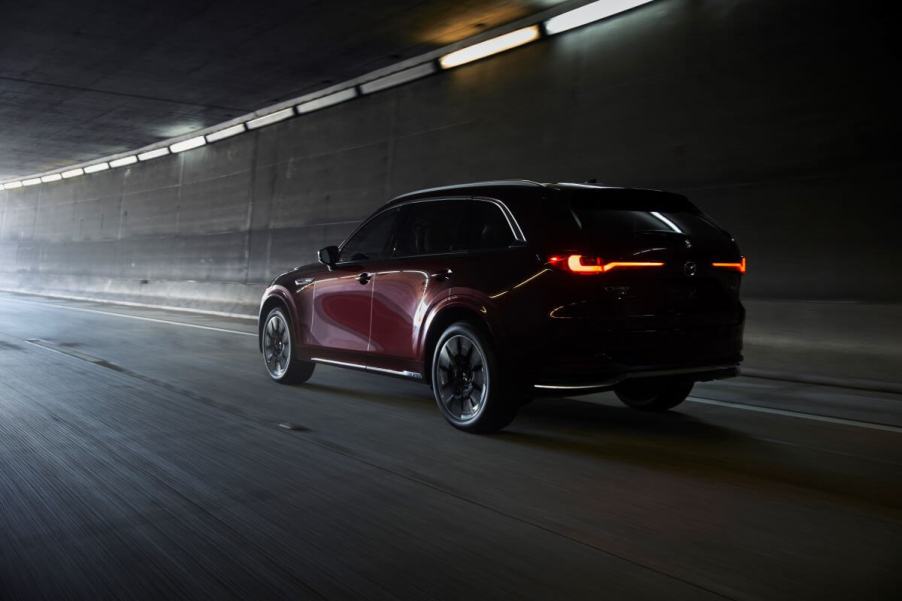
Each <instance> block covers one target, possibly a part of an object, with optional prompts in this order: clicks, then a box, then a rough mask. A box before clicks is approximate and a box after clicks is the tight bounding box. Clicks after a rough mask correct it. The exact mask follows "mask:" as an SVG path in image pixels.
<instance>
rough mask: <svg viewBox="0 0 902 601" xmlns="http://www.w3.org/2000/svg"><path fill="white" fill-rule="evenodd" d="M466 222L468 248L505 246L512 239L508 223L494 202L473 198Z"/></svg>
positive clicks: (486, 248) (484, 248) (478, 248)
mask: <svg viewBox="0 0 902 601" xmlns="http://www.w3.org/2000/svg"><path fill="white" fill-rule="evenodd" d="M468 223H469V226H468V227H469V230H470V232H469V237H470V248H472V249H474V250H488V249H493V248H507V247H508V246H510V245H511V243H512V242H513V241H514V233H513V232H512V231H511V227H510V224H509V223H508V221H507V218H506V217H505V216H504V213H502V212H501V208H500V207H499V206H498V205H496V204H495V203H492V202H487V201H484V200H474V201H473V204H472V205H471V207H470V217H469V220H468Z"/></svg>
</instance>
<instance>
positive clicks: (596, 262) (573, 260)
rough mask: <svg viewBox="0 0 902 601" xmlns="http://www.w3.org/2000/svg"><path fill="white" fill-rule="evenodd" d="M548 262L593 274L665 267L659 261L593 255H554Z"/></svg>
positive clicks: (565, 269) (572, 270)
mask: <svg viewBox="0 0 902 601" xmlns="http://www.w3.org/2000/svg"><path fill="white" fill-rule="evenodd" d="M548 264H549V265H551V266H552V267H556V268H558V269H561V270H563V271H569V272H570V273H578V274H581V275H592V274H598V273H606V272H608V271H611V270H612V269H620V268H627V267H664V263H661V262H658V261H611V262H609V263H605V261H604V260H603V259H602V258H601V257H598V256H593V255H552V256H550V257H548Z"/></svg>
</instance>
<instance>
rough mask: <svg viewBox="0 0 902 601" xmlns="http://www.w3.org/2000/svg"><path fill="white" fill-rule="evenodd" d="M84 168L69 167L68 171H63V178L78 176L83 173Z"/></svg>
mask: <svg viewBox="0 0 902 601" xmlns="http://www.w3.org/2000/svg"><path fill="white" fill-rule="evenodd" d="M84 173H85V170H84V169H82V168H81V167H79V168H78V169H70V170H69V171H63V178H64V179H69V178H70V177H78V176H79V175H84Z"/></svg>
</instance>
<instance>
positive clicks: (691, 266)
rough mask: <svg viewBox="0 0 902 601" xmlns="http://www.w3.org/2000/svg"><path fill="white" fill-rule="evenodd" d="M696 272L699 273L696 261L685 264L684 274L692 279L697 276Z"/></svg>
mask: <svg viewBox="0 0 902 601" xmlns="http://www.w3.org/2000/svg"><path fill="white" fill-rule="evenodd" d="M696 271H698V265H696V264H695V261H686V262H685V263H683V273H685V274H686V275H687V276H689V277H690V278H691V277H692V276H694V275H695V272H696Z"/></svg>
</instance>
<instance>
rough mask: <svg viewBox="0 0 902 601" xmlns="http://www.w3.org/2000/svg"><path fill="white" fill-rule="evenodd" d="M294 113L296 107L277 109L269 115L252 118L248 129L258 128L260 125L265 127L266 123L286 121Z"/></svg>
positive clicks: (248, 123)
mask: <svg viewBox="0 0 902 601" xmlns="http://www.w3.org/2000/svg"><path fill="white" fill-rule="evenodd" d="M293 115H294V108H292V107H289V108H287V109H282V110H281V111H276V112H274V113H270V114H268V115H263V116H262V117H257V118H256V119H251V120H250V121H248V122H247V128H248V129H257V128H258V127H263V126H264V125H269V124H271V123H278V122H279V121H284V120H285V119H288V118H289V117H291V116H293Z"/></svg>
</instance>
